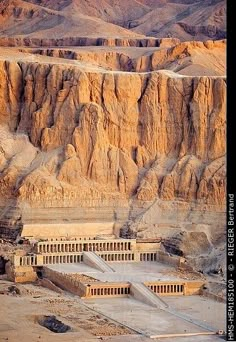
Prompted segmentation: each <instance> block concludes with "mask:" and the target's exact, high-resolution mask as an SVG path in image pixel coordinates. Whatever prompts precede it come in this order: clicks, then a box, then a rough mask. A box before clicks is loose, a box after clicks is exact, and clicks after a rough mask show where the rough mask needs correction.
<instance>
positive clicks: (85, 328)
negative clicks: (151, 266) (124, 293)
mask: <svg viewBox="0 0 236 342" xmlns="http://www.w3.org/2000/svg"><path fill="white" fill-rule="evenodd" d="M12 284H13V283H11V282H9V281H5V280H0V292H4V291H7V288H8V287H9V286H10V285H12ZM17 288H19V290H20V292H21V295H19V296H18V295H12V294H10V293H9V294H8V295H7V294H0V303H1V310H0V341H5V340H8V341H11V342H15V341H19V340H20V341H24V342H35V341H37V342H38V341H45V342H46V341H47V342H58V341H66V342H71V341H75V340H77V341H78V340H79V341H86V342H90V341H94V340H97V339H98V337H99V336H114V335H121V336H123V337H124V335H126V336H129V335H130V334H135V332H134V331H131V330H129V329H127V328H126V327H124V326H122V325H121V324H118V323H116V322H114V321H112V320H110V319H109V318H107V317H104V316H103V315H100V314H98V313H97V312H94V311H92V310H90V309H88V308H87V307H85V306H84V304H83V303H82V301H81V300H80V298H79V297H77V296H73V295H70V294H68V293H64V294H57V293H55V292H53V291H50V290H48V289H45V288H42V287H38V286H34V285H32V284H24V285H22V284H17ZM41 315H55V316H56V317H57V319H59V320H60V321H62V322H63V323H65V324H67V325H69V326H70V327H71V328H72V331H71V332H68V333H65V334H55V333H53V332H50V331H49V330H48V329H46V328H44V327H42V326H40V325H39V324H38V322H37V317H39V316H41ZM97 336H98V337H97Z"/></svg>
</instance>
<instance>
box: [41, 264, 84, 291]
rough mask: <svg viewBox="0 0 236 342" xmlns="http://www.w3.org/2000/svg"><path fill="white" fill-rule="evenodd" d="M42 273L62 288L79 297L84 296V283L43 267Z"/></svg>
mask: <svg viewBox="0 0 236 342" xmlns="http://www.w3.org/2000/svg"><path fill="white" fill-rule="evenodd" d="M43 275H44V276H45V277H46V278H48V279H49V280H50V281H52V282H53V283H54V284H56V285H57V286H59V287H60V288H62V289H64V290H67V291H69V292H71V293H73V294H75V295H78V296H80V297H82V296H86V285H84V284H83V283H80V282H79V281H77V280H75V279H73V278H72V277H70V276H68V275H67V274H62V273H60V272H57V271H53V270H50V269H49V268H47V267H44V268H43Z"/></svg>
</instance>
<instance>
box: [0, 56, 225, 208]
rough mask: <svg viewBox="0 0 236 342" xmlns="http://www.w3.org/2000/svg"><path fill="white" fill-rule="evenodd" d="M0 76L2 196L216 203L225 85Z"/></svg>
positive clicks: (67, 73)
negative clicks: (16, 147)
mask: <svg viewBox="0 0 236 342" xmlns="http://www.w3.org/2000/svg"><path fill="white" fill-rule="evenodd" d="M0 76H1V87H0V99H1V101H0V103H1V108H0V122H1V125H2V127H3V126H4V127H5V128H4V129H2V134H1V137H0V139H1V153H0V168H1V174H0V183H1V190H0V192H1V197H2V198H9V197H12V196H16V197H17V198H18V199H19V200H20V201H26V202H28V203H30V204H31V205H33V206H41V205H43V206H57V205H60V206H67V205H69V206H74V205H78V204H79V203H82V202H83V201H84V200H85V199H88V198H89V199H91V200H93V199H99V200H101V201H103V200H115V201H116V200H117V199H120V200H122V199H125V200H127V199H132V198H136V199H137V200H140V201H153V200H155V199H156V198H160V199H162V200H165V201H169V200H175V199H181V200H184V201H187V202H196V201H197V202H202V203H206V204H213V205H215V204H216V205H220V206H222V205H224V199H225V162H224V155H225V88H226V85H225V80H224V78H222V77H180V76H178V75H176V74H174V73H171V72H168V71H160V72H153V73H146V74H131V73H112V72H106V73H105V72H96V71H94V72H88V71H83V70H81V69H79V68H78V67H75V66H71V65H70V66H65V65H56V64H55V65H51V64H43V63H42V64H40V63H33V62H32V63H30V62H14V61H0ZM7 132H8V133H7ZM9 132H12V133H9ZM14 132H17V134H15V133H14ZM13 133H14V134H13ZM27 137H29V140H27V139H28V138H27ZM7 139H9V141H7ZM22 139H25V141H24V143H22ZM14 141H15V142H16V144H17V145H18V150H17V152H16V153H15V154H13V152H12V151H10V152H9V151H8V148H9V147H8V146H9V144H10V145H11V144H14ZM18 142H20V144H18ZM12 146H13V145H12ZM20 146H22V150H21V148H20ZM26 146H27V149H28V150H27V151H29V153H27V154H24V151H25V147H26ZM19 160H20V162H19Z"/></svg>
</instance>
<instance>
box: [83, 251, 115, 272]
mask: <svg viewBox="0 0 236 342" xmlns="http://www.w3.org/2000/svg"><path fill="white" fill-rule="evenodd" d="M83 261H84V263H85V264H87V265H88V266H91V267H93V268H96V269H97V270H99V271H101V272H115V271H114V270H113V268H112V267H111V266H109V265H108V264H107V263H106V262H105V261H104V260H103V259H102V258H100V257H99V256H98V255H97V254H96V253H94V252H84V253H83Z"/></svg>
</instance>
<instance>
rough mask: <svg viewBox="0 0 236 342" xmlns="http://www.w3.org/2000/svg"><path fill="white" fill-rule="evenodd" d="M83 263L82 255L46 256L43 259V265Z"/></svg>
mask: <svg viewBox="0 0 236 342" xmlns="http://www.w3.org/2000/svg"><path fill="white" fill-rule="evenodd" d="M81 261H83V255H46V256H44V257H43V263H44V264H69V263H70V264H72V263H78V262H81Z"/></svg>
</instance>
